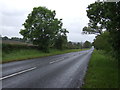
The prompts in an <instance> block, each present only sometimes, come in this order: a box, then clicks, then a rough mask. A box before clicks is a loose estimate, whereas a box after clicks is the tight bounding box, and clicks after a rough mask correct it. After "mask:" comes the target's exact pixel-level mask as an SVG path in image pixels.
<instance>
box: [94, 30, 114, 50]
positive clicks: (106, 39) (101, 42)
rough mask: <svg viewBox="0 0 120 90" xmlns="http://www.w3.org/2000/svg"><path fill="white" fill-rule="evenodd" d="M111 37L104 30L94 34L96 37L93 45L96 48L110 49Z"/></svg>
mask: <svg viewBox="0 0 120 90" xmlns="http://www.w3.org/2000/svg"><path fill="white" fill-rule="evenodd" d="M110 39H111V37H110V34H109V32H108V31H105V32H104V33H102V34H101V35H98V36H96V39H95V40H94V43H93V45H94V47H95V48H96V49H98V50H105V51H107V52H109V51H111V50H112V46H111V42H110V41H111V40H110Z"/></svg>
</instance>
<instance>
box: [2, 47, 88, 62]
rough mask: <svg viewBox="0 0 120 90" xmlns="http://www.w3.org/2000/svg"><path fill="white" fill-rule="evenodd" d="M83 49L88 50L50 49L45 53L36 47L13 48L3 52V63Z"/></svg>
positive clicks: (75, 50)
mask: <svg viewBox="0 0 120 90" xmlns="http://www.w3.org/2000/svg"><path fill="white" fill-rule="evenodd" d="M81 50H86V49H67V50H58V49H50V52H49V53H45V52H42V51H40V50H37V49H34V48H29V49H14V50H11V52H10V53H6V52H4V51H3V52H2V63H5V62H11V61H18V60H25V59H32V58H40V57H45V56H51V55H57V54H64V53H69V52H77V51H81Z"/></svg>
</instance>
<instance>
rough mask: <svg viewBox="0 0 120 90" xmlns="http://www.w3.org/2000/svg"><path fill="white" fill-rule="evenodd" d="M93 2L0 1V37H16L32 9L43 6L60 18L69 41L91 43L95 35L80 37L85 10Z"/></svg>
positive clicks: (91, 0) (84, 23) (85, 20)
mask: <svg viewBox="0 0 120 90" xmlns="http://www.w3.org/2000/svg"><path fill="white" fill-rule="evenodd" d="M93 2H95V0H88V1H83V0H0V18H1V20H2V21H1V22H0V29H2V36H5V35H6V36H9V37H13V36H18V37H22V36H21V35H20V34H19V31H20V29H21V28H22V24H23V23H24V22H25V20H26V18H27V15H28V14H29V13H30V12H31V11H32V9H33V7H38V6H45V7H47V8H48V9H51V10H55V11H56V17H57V18H59V19H60V18H62V19H63V20H62V21H63V27H64V28H66V29H67V30H68V31H69V34H68V40H69V41H70V40H71V41H76V42H77V41H85V40H88V41H89V40H90V41H92V40H93V38H94V36H95V35H82V34H81V32H82V28H83V27H84V26H86V25H87V23H88V21H89V19H88V18H87V16H86V8H87V6H88V5H89V4H90V3H93Z"/></svg>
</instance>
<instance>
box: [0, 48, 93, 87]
mask: <svg viewBox="0 0 120 90" xmlns="http://www.w3.org/2000/svg"><path fill="white" fill-rule="evenodd" d="M92 51H93V49H90V50H86V51H80V52H72V53H67V54H61V55H55V56H48V57H44V58H37V59H31V60H25V61H16V62H10V63H6V64H3V65H2V70H3V73H2V77H0V81H2V88H80V87H81V85H82V84H83V78H84V76H85V72H86V70H87V66H88V62H89V60H90V57H91V54H92Z"/></svg>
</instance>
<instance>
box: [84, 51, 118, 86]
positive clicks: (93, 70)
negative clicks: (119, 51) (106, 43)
mask: <svg viewBox="0 0 120 90" xmlns="http://www.w3.org/2000/svg"><path fill="white" fill-rule="evenodd" d="M82 88H118V62H117V61H116V60H115V58H113V57H111V55H109V54H106V53H105V52H104V51H102V50H100V51H99V50H94V52H93V54H92V57H91V60H90V63H89V66H88V71H87V74H86V77H85V84H84V85H83V87H82Z"/></svg>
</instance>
